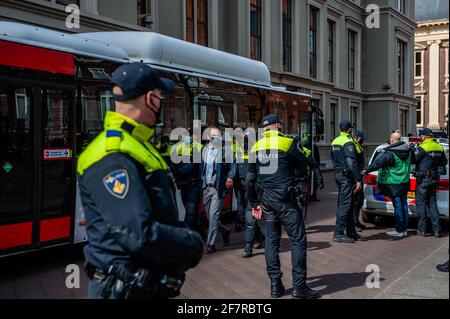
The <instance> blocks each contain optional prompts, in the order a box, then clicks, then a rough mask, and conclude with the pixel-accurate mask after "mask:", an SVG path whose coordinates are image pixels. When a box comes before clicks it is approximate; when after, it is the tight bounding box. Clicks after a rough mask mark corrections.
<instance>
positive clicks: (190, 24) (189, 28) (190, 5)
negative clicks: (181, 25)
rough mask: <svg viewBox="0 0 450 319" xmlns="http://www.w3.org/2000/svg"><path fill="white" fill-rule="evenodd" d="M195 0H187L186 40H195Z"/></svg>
mask: <svg viewBox="0 0 450 319" xmlns="http://www.w3.org/2000/svg"><path fill="white" fill-rule="evenodd" d="M194 31H195V25H194V0H186V41H188V42H192V43H194V41H195V34H194Z"/></svg>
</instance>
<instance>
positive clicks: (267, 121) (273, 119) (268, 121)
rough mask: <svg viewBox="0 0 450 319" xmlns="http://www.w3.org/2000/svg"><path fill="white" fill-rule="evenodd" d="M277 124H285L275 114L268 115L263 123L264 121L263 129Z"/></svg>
mask: <svg viewBox="0 0 450 319" xmlns="http://www.w3.org/2000/svg"><path fill="white" fill-rule="evenodd" d="M277 123H280V124H283V122H281V120H280V118H279V117H278V116H276V115H273V114H269V115H267V116H266V117H264V118H263V121H262V125H263V127H266V126H269V125H272V124H277Z"/></svg>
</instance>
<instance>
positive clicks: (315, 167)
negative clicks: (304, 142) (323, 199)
mask: <svg viewBox="0 0 450 319" xmlns="http://www.w3.org/2000/svg"><path fill="white" fill-rule="evenodd" d="M302 153H303V155H304V156H305V158H306V165H307V166H308V167H309V168H310V169H311V170H312V171H313V174H314V180H313V182H314V185H317V187H318V188H320V189H323V188H324V186H325V185H324V181H323V176H322V171H321V170H320V167H319V164H317V162H316V161H315V160H314V158H313V156H312V151H311V150H310V149H309V148H307V147H305V146H303V147H302ZM315 187H316V186H315ZM313 197H315V196H313ZM316 200H317V198H316Z"/></svg>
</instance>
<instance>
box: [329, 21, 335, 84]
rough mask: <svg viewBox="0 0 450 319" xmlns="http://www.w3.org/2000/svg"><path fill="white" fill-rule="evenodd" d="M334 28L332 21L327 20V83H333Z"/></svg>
mask: <svg viewBox="0 0 450 319" xmlns="http://www.w3.org/2000/svg"><path fill="white" fill-rule="evenodd" d="M334 26H335V23H334V21H332V20H328V81H329V82H332V83H333V82H334Z"/></svg>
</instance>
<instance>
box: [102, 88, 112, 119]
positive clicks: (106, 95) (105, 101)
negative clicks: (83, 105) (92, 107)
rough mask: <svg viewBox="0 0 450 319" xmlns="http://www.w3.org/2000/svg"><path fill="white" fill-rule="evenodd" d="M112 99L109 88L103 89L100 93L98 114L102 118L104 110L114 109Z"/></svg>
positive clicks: (104, 113)
mask: <svg viewBox="0 0 450 319" xmlns="http://www.w3.org/2000/svg"><path fill="white" fill-rule="evenodd" d="M114 109H115V107H114V100H113V93H112V91H111V90H105V91H102V92H101V93H100V114H101V118H102V119H104V118H105V115H106V112H108V111H114Z"/></svg>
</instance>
